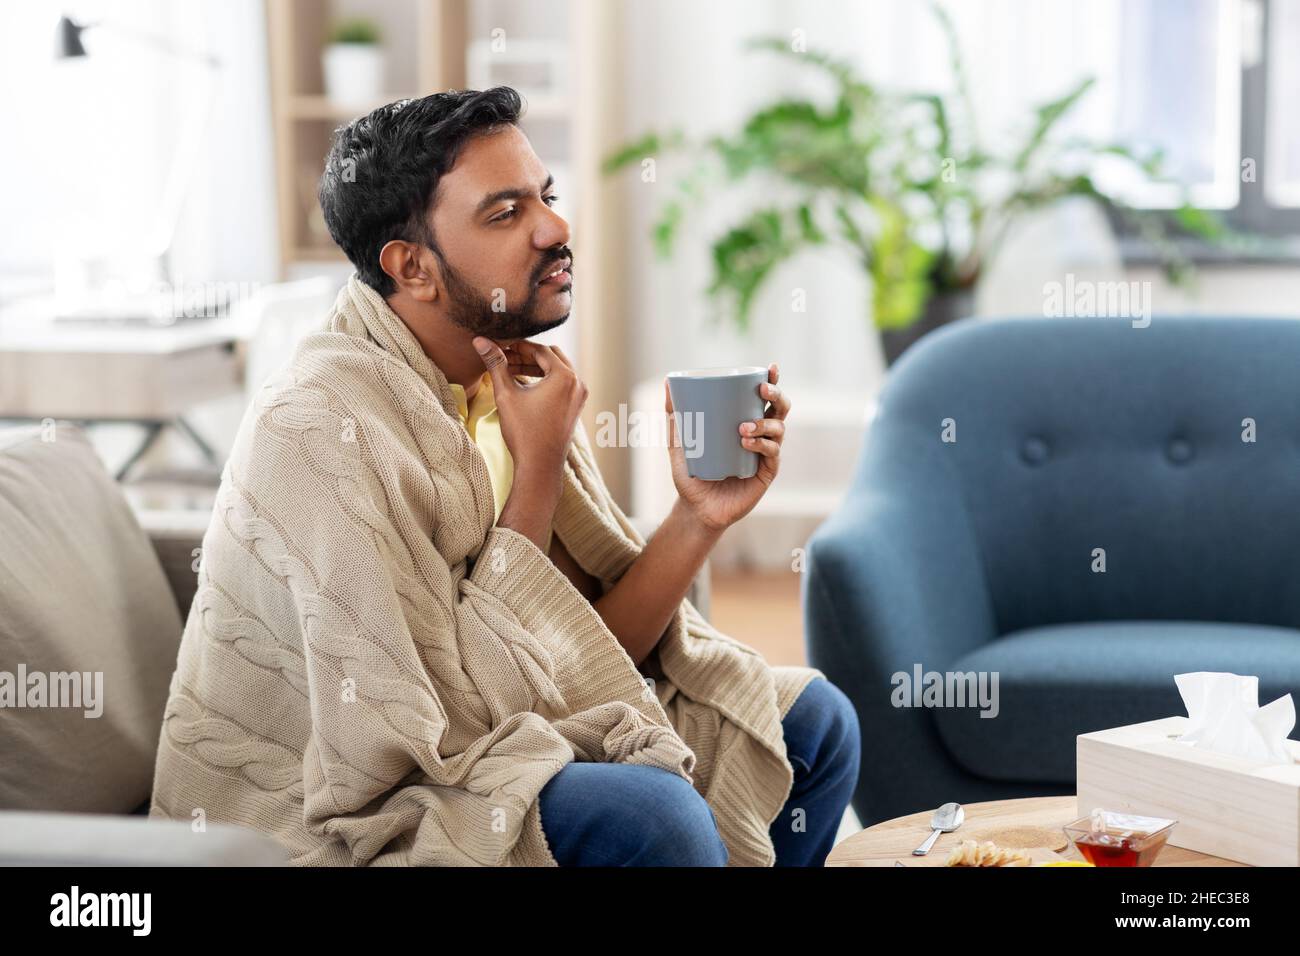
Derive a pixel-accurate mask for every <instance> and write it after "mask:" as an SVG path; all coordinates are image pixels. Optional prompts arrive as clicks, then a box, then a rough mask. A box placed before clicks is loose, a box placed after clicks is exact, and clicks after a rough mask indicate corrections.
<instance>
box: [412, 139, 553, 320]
mask: <svg viewBox="0 0 1300 956" xmlns="http://www.w3.org/2000/svg"><path fill="white" fill-rule="evenodd" d="M555 198H556V197H555V191H554V188H553V185H552V182H551V177H550V175H549V174H548V173H547V171H546V167H545V166H543V165H542V161H541V160H540V159H538V158H537V154H536V153H534V152H533V147H532V145H531V144H530V143H529V142H528V137H526V136H525V135H524V134H523V133H522V132H521V131H520V130H519V128H518V127H516V126H507V127H505V128H504V129H502V130H500V131H498V132H495V133H489V134H485V135H480V136H476V137H474V138H473V139H471V140H470V141H469V142H468V143H467V144H466V145H465V147H464V149H463V150H462V151H461V154H460V156H459V157H457V160H456V165H455V166H453V167H452V169H451V171H450V172H448V173H447V174H446V175H445V176H443V177H442V180H441V181H440V182H439V184H438V193H437V198H436V200H435V202H434V211H433V216H432V219H431V222H432V225H433V234H434V237H435V239H436V241H437V243H438V247H439V249H440V250H441V251H442V258H443V273H442V277H443V284H444V287H445V290H446V294H447V306H448V316H449V317H450V318H451V320H452V321H453V322H455V323H456V324H457V325H459V326H461V327H462V328H465V329H466V330H468V331H470V332H472V333H473V334H475V335H485V336H487V337H488V338H492V339H497V340H500V341H504V340H513V339H522V338H529V337H531V336H534V335H538V334H539V333H541V332H545V331H546V330H547V329H552V328H555V326H557V325H560V324H561V323H562V322H564V321H565V320H566V319H567V318H568V317H569V311H570V309H571V308H572V306H573V292H572V289H573V276H572V271H573V254H572V252H570V250H569V246H568V242H569V224H568V223H567V222H565V221H564V219H562V218H561V217H560V216H559V215H557V214H556V213H555V211H554V210H553V209H552V208H551V206H552V204H553V203H554V202H555ZM557 270H558V271H557Z"/></svg>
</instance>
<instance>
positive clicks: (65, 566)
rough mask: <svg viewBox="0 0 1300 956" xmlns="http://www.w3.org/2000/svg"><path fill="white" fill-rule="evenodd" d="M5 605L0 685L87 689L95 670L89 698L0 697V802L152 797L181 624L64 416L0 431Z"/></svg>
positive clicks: (77, 807)
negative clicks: (22, 677)
mask: <svg viewBox="0 0 1300 956" xmlns="http://www.w3.org/2000/svg"><path fill="white" fill-rule="evenodd" d="M45 439H51V440H45ZM0 608H2V609H3V613H0V694H3V693H4V691H5V686H4V683H5V682H6V681H7V683H8V686H9V688H10V689H12V688H13V687H14V685H15V684H16V683H17V678H18V677H19V674H20V670H21V669H25V672H26V674H27V675H28V676H27V684H28V687H27V688H24V687H18V688H17V689H18V691H19V692H20V693H22V692H25V691H28V690H29V688H30V687H31V686H32V685H33V677H32V675H37V674H40V675H46V676H48V675H50V674H51V673H56V674H62V675H69V674H71V673H72V672H80V673H82V674H85V673H89V674H91V675H92V677H91V678H90V679H89V680H88V681H86V683H87V685H88V689H91V688H93V687H94V686H95V683H96V678H95V677H94V676H93V675H94V674H96V673H99V674H102V684H101V685H100V686H101V687H102V698H101V699H100V700H99V701H98V702H97V703H96V702H95V701H94V700H93V699H89V700H88V699H85V698H84V697H83V698H80V699H79V702H80V703H81V705H82V706H49V704H60V703H63V702H62V701H57V700H51V701H48V702H47V705H46V706H44V707H29V706H23V707H17V706H10V705H9V703H8V702H6V701H4V699H3V697H0V809H13V810H64V811H92V812H102V813H129V812H130V811H131V810H133V809H135V808H136V807H138V806H139V805H140V803H141V802H142V801H144V800H147V799H148V797H149V792H150V789H151V782H152V778H153V766H154V757H155V754H156V752H157V746H158V734H159V728H160V727H161V725H162V715H163V708H164V706H165V705H166V702H167V692H168V686H169V683H170V680H171V675H172V672H173V670H174V669H175V665H176V653H177V648H178V645H179V641H180V633H181V627H182V622H181V619H180V615H179V613H178V612H177V609H176V603H175V601H174V599H173V597H172V593H171V589H170V588H169V587H168V585H167V580H166V578H165V576H164V575H163V572H162V569H161V568H160V567H159V565H158V559H157V558H156V557H155V555H154V551H153V548H152V547H151V545H150V543H149V540H148V538H147V537H146V535H145V534H144V532H143V531H142V530H141V529H140V526H139V524H138V523H137V522H136V519H135V517H134V515H133V514H132V512H131V508H130V506H129V505H128V504H127V501H126V499H125V498H124V497H123V495H122V493H121V491H120V489H119V488H118V487H117V485H115V484H114V483H113V480H112V478H111V477H110V476H109V475H108V473H107V472H106V471H105V469H104V466H103V464H102V463H101V461H100V460H99V458H98V456H97V455H96V454H95V451H94V449H93V448H92V447H91V446H90V443H89V441H88V440H87V439H86V437H85V435H84V434H83V433H82V432H81V431H79V430H78V429H77V428H76V427H75V426H72V425H70V424H66V423H63V422H59V423H58V424H57V427H53V426H51V428H50V429H49V430H48V431H46V430H45V429H43V428H42V427H40V426H36V427H28V428H21V429H12V430H9V431H6V432H3V433H0ZM29 699H30V698H29ZM87 704H89V705H90V706H89V707H87V706H85V705H87ZM97 706H98V707H102V713H100V715H99V716H97V717H94V716H87V715H86V712H87V710H88V709H89V710H90V711H91V712H92V713H93V712H94V711H95V709H96V707H97Z"/></svg>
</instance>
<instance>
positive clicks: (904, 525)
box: [802, 316, 1300, 825]
mask: <svg viewBox="0 0 1300 956" xmlns="http://www.w3.org/2000/svg"><path fill="white" fill-rule="evenodd" d="M1252 439H1253V440H1252ZM807 557H808V564H807V573H806V574H804V576H803V579H802V589H803V595H802V596H803V605H804V620H805V634H806V640H807V642H808V656H809V661H810V663H811V664H812V665H813V666H815V667H818V668H820V669H821V670H823V671H824V672H825V673H826V675H827V676H828V677H829V678H830V679H831V680H832V681H833V682H834V683H835V684H836V685H837V686H839V687H840V688H841V689H842V690H843V691H844V692H845V693H846V694H848V696H849V697H850V698H851V699H852V700H853V702H854V704H855V706H856V707H857V711H858V718H859V721H860V723H861V727H862V740H863V748H862V770H861V775H860V778H859V781H858V785H857V789H856V792H855V794H854V798H853V807H854V810H855V811H856V812H857V814H858V817H859V818H860V819H861V820H862V822H863V824H864V825H870V824H872V823H876V822H879V821H880V820H883V819H888V818H890V817H895V816H898V815H900V814H904V813H913V812H916V811H918V810H924V809H929V808H933V807H937V806H938V805H939V804H941V803H944V802H946V801H948V800H956V801H959V802H963V803H966V802H972V801H977V800H993V799H1002V798H1007V797H1016V796H1038V795H1050V794H1068V793H1073V792H1074V773H1075V737H1076V736H1077V735H1078V734H1081V733H1086V732H1088V731H1092V730H1098V729H1101V728H1104V727H1114V726H1119V725H1122V724H1131V723H1137V722H1139V721H1144V720H1151V719H1155V718H1158V717H1166V716H1169V715H1172V714H1181V713H1184V712H1185V711H1184V709H1183V707H1182V703H1181V699H1180V697H1179V695H1178V692H1177V688H1176V687H1175V685H1174V680H1173V675H1174V674H1176V673H1181V672H1184V671H1197V670H1212V671H1234V672H1236V673H1238V674H1256V675H1258V676H1259V678H1260V703H1267V702H1268V701H1270V700H1272V699H1274V698H1275V697H1278V696H1280V695H1282V694H1286V693H1295V692H1297V691H1300V321H1294V320H1287V319H1268V318H1259V319H1256V318H1209V317H1160V316H1156V317H1154V318H1153V319H1152V321H1151V323H1150V325H1149V326H1148V327H1145V328H1135V327H1134V326H1133V324H1132V323H1131V322H1130V321H1129V320H1127V319H1123V320H1121V319H1104V318H1084V319H1011V320H1007V319H1003V320H974V319H967V320H964V321H962V322H958V323H955V324H953V325H951V326H949V327H947V328H945V329H942V330H940V331H939V332H936V333H934V334H932V335H930V336H927V337H926V338H925V339H924V340H922V341H921V342H920V343H919V344H918V345H916V346H915V347H913V348H912V349H911V350H909V352H908V353H907V354H906V355H904V357H903V358H902V360H901V361H900V362H899V363H898V364H897V365H896V366H895V367H894V369H893V371H892V372H891V374H890V376H889V380H888V381H887V383H886V385H885V388H884V391H883V394H882V397H881V402H880V406H879V411H878V413H877V416H876V419H875V421H874V422H873V423H872V425H871V428H870V433H869V435H868V437H867V441H866V442H865V444H864V447H863V451H862V455H861V458H860V459H859V462H858V466H857V470H856V474H855V476H854V479H853V483H852V486H851V489H850V490H849V492H848V494H847V496H846V497H845V499H844V501H843V502H842V504H841V505H840V507H839V508H838V509H837V511H836V513H835V514H834V515H832V516H831V517H830V518H829V519H828V520H827V521H826V522H825V523H824V524H822V525H821V527H819V528H818V529H817V531H816V532H815V533H814V535H813V537H812V538H811V540H810V541H809V545H808V552H807ZM917 665H919V666H920V668H921V670H922V672H923V673H924V672H931V671H933V672H937V673H939V674H946V673H949V672H950V673H952V674H954V675H962V674H975V675H978V674H981V673H983V674H986V675H993V674H996V675H997V685H996V689H997V695H996V696H997V706H996V715H995V716H994V713H995V711H994V708H992V707H987V706H985V707H982V706H979V705H976V706H970V705H969V704H970V701H969V700H968V701H967V704H968V705H967V706H924V704H925V703H927V701H925V700H924V699H922V698H919V697H916V696H911V695H910V692H911V686H910V685H911V684H913V683H914V681H913V677H914V674H915V670H916V668H917ZM899 675H907V676H906V680H904V679H903V678H901V677H900V676H899ZM922 683H923V684H924V683H926V682H925V681H924V680H923V681H922ZM986 686H988V687H991V685H986ZM916 693H919V692H916ZM902 695H909V696H907V697H906V698H904V697H903V696H902ZM1296 696H1297V700H1300V694H1297V695H1296ZM939 699H940V700H943V701H944V702H946V703H949V704H951V703H953V700H952V699H951V698H950V697H949V698H939ZM918 701H919V702H920V703H922V706H899V704H900V703H912V704H915V703H917V702H918ZM931 702H933V701H931ZM982 712H983V713H987V714H989V715H990V716H987V717H985V716H981V713H982Z"/></svg>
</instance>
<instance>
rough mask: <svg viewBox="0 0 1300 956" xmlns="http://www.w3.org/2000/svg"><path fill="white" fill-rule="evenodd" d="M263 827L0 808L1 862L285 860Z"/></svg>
mask: <svg viewBox="0 0 1300 956" xmlns="http://www.w3.org/2000/svg"><path fill="white" fill-rule="evenodd" d="M288 864H289V855H288V853H287V852H286V851H285V850H284V849H283V848H282V847H281V846H280V845H279V844H278V843H276V842H275V840H273V839H271V838H270V837H269V836H267V835H266V834H264V833H259V832H257V831H256V830H250V829H248V828H247V827H238V826H233V825H231V824H224V823H209V824H208V825H207V826H206V827H205V828H204V829H203V830H200V831H195V830H194V828H193V826H192V825H191V823H189V822H187V821H185V820H139V819H135V818H132V817H115V816H103V815H96V814H86V813H0V866H288Z"/></svg>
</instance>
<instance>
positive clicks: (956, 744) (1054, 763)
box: [932, 621, 1300, 783]
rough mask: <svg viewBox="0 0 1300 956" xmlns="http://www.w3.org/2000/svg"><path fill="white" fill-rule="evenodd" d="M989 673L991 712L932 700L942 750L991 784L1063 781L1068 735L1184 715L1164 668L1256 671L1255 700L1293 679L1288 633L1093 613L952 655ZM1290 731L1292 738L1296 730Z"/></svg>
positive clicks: (961, 666) (1294, 661) (1296, 667)
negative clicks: (995, 703)
mask: <svg viewBox="0 0 1300 956" xmlns="http://www.w3.org/2000/svg"><path fill="white" fill-rule="evenodd" d="M951 669H952V670H954V671H961V672H967V671H975V672H979V671H988V672H997V674H998V700H999V708H998V714H997V717H995V718H992V719H990V718H987V717H980V715H979V709H978V708H974V707H966V708H963V707H948V708H934V709H933V710H932V713H933V714H934V719H935V722H936V725H937V726H938V729H939V735H940V737H941V738H942V739H943V742H944V745H945V746H946V747H947V748H948V750H949V751H950V752H951V754H952V756H953V758H954V759H955V760H956V761H957V762H958V763H959V764H961V765H962V766H963V767H965V768H966V769H967V770H968V771H970V772H971V773H973V774H977V775H979V776H981V777H986V778H989V779H993V780H1042V781H1052V782H1057V783H1072V782H1073V781H1074V756H1075V738H1076V737H1077V736H1078V735H1079V734H1085V733H1090V732H1091V731H1094V730H1105V729H1106V728H1108V727H1123V726H1126V725H1128V724H1138V723H1142V722H1143V721H1147V720H1157V719H1159V718H1161V717H1173V716H1178V715H1182V714H1186V713H1187V709H1186V708H1185V707H1184V706H1183V701H1182V697H1181V696H1180V695H1179V693H1178V687H1177V685H1176V684H1175V683H1174V675H1175V674H1182V673H1184V672H1187V671H1231V672H1233V673H1237V674H1253V675H1256V676H1258V677H1259V703H1260V704H1267V703H1268V702H1269V701H1271V700H1274V699H1276V698H1278V697H1281V696H1283V695H1284V694H1289V693H1293V692H1294V691H1295V689H1296V688H1297V687H1300V631H1296V630H1292V629H1291V628H1289V627H1267V626H1264V625H1261V624H1221V623H1215V622H1207V621H1100V622H1096V623H1091V624H1061V625H1056V626H1053V627H1036V628H1031V629H1029V630H1024V631H1018V632H1017V633H1015V634H1008V635H1007V636H1006V637H1000V638H998V639H996V640H994V641H993V642H992V643H990V644H985V645H984V646H983V647H981V648H979V649H978V650H975V651H972V652H971V653H969V654H965V655H963V656H962V657H960V658H958V659H957V660H956V662H954V664H953V665H952V668H951ZM1293 736H1300V728H1297V731H1296V732H1295V733H1294V734H1293Z"/></svg>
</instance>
